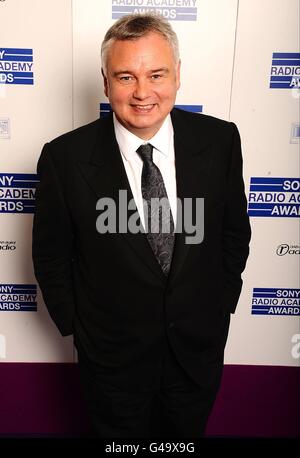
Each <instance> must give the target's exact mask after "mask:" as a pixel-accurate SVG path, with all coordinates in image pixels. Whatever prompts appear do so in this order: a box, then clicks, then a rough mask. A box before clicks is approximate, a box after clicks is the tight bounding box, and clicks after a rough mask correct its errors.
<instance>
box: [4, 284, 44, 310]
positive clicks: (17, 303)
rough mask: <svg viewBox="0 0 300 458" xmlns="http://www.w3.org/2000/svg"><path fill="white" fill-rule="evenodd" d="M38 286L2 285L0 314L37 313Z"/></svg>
mask: <svg viewBox="0 0 300 458" xmlns="http://www.w3.org/2000/svg"><path fill="white" fill-rule="evenodd" d="M36 296H37V286H36V285H12V284H11V285H0V312H36V311H37V301H36Z"/></svg>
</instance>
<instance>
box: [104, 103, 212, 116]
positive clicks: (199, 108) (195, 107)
mask: <svg viewBox="0 0 300 458" xmlns="http://www.w3.org/2000/svg"><path fill="white" fill-rule="evenodd" d="M174 108H180V109H181V110H185V111H191V112H192V113H202V111H203V105H174ZM110 112H111V106H110V104H109V103H100V118H105V117H106V116H108V115H109V113H110Z"/></svg>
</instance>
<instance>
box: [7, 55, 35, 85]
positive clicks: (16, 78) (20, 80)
mask: <svg viewBox="0 0 300 458" xmlns="http://www.w3.org/2000/svg"><path fill="white" fill-rule="evenodd" d="M0 84H33V51H32V49H23V48H0Z"/></svg>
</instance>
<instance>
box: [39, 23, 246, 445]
mask: <svg viewBox="0 0 300 458" xmlns="http://www.w3.org/2000/svg"><path fill="white" fill-rule="evenodd" d="M102 74H103V78H104V89H105V94H106V95H107V97H108V99H109V102H110V104H111V107H112V113H111V115H110V116H109V117H107V118H105V119H101V120H97V121H95V122H93V123H91V124H88V125H86V126H83V127H81V128H79V129H76V130H75V131H72V132H70V133H67V134H65V135H63V136H61V137H59V138H57V139H55V140H53V141H52V142H50V143H48V144H46V145H45V146H44V149H43V151H42V154H41V157H40V159H39V163H38V173H39V177H40V184H39V186H38V188H37V194H36V213H35V217H34V227H33V260H34V267H35V273H36V277H37V279H38V282H39V284H40V287H41V290H42V293H43V297H44V300H45V304H46V306H47V308H48V310H49V313H50V315H51V317H52V318H53V320H54V322H55V323H56V325H57V327H58V329H59V330H60V332H61V334H62V335H70V334H73V335H74V342H75V345H76V348H77V350H78V359H79V368H80V374H81V380H82V384H83V388H84V392H85V396H86V400H87V404H88V407H89V412H90V415H91V420H92V425H93V430H94V433H95V434H96V435H97V436H98V437H104V438H105V437H109V438H114V437H115V438H116V437H158V436H160V437H172V438H181V437H190V438H191V437H195V438H196V437H200V436H201V435H203V434H204V431H205V425H206V422H207V419H208V417H209V414H210V411H211V408H212V406H213V403H214V400H215V397H216V394H217V391H218V388H219V384H220V380H221V374H222V368H223V356H224V347H225V344H226V339H227V334H228V328H229V321H230V313H234V311H235V308H236V305H237V302H238V298H239V295H240V291H241V287H242V280H241V273H242V271H243V269H244V267H245V263H246V260H247V256H248V244H249V240H250V226H249V219H248V216H247V205H246V198H245V193H244V183H243V178H242V156H241V148H240V140H239V134H238V131H237V128H236V126H235V125H234V124H233V123H229V122H226V121H222V120H219V119H216V118H213V117H210V116H206V115H197V114H192V113H187V112H184V111H181V110H176V109H174V108H173V107H174V103H175V98H176V93H177V90H178V88H179V85H180V60H179V51H178V42H177V37H176V34H175V33H174V31H173V30H172V28H171V26H170V24H169V23H168V22H167V21H165V20H164V19H162V18H160V17H158V16H153V15H149V14H145V15H129V16H125V17H122V18H121V19H119V20H118V21H117V22H116V23H115V24H114V25H113V26H112V27H111V28H110V29H109V30H108V32H107V33H106V36H105V38H104V41H103V44H102ZM120 191H122V192H124V193H125V194H126V195H127V196H128V199H129V200H130V201H133V202H134V204H135V206H136V207H135V208H132V207H130V208H131V210H132V211H135V213H136V214H138V216H139V219H140V224H141V226H142V228H143V231H141V232H135V231H129V230H128V231H124V230H122V231H119V232H116V231H110V230H109V227H104V229H105V230H102V229H103V228H100V229H99V226H98V224H97V225H96V221H97V218H98V216H99V208H100V207H99V202H103V199H104V201H105V199H109V202H111V201H114V202H116V206H117V207H118V211H119V213H118V212H116V214H122V211H123V210H124V208H123V209H122V208H121V207H122V205H123V204H122V202H120V201H119V199H118V196H119V195H120V194H119V193H120ZM199 198H200V199H204V221H201V224H203V225H204V240H203V241H202V238H201V243H194V244H189V243H188V242H187V240H188V238H187V237H186V232H187V231H186V227H184V226H183V225H182V224H180V222H181V218H182V212H181V211H180V212H179V207H180V206H179V203H180V202H185V201H187V200H188V201H189V202H197V199H199ZM154 201H156V202H157V201H159V202H163V203H164V205H161V206H158V207H155V206H154V205H153V202H154ZM125 206H126V209H127V202H125ZM128 208H129V207H128ZM195 208H196V209H197V205H196V206H195ZM136 209H137V210H138V213H137V212H136ZM184 211H185V212H186V213H189V212H190V213H191V212H192V207H189V208H188V209H186V208H184ZM188 216H191V215H188ZM129 217H130V216H129ZM202 219H203V218H202ZM196 220H197V218H196ZM98 221H99V220H98ZM102 221H103V219H102ZM153 223H155V224H153ZM108 226H109V225H108ZM165 227H167V228H168V230H164V228H165ZM154 228H155V230H154ZM178 228H181V230H178Z"/></svg>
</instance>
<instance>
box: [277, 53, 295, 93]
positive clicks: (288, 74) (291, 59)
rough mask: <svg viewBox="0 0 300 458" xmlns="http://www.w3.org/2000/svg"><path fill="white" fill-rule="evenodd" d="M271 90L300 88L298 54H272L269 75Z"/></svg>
mask: <svg viewBox="0 0 300 458" xmlns="http://www.w3.org/2000/svg"><path fill="white" fill-rule="evenodd" d="M270 88H271V89H292V88H300V53H298V52H274V53H273V60H272V66H271V75H270Z"/></svg>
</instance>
